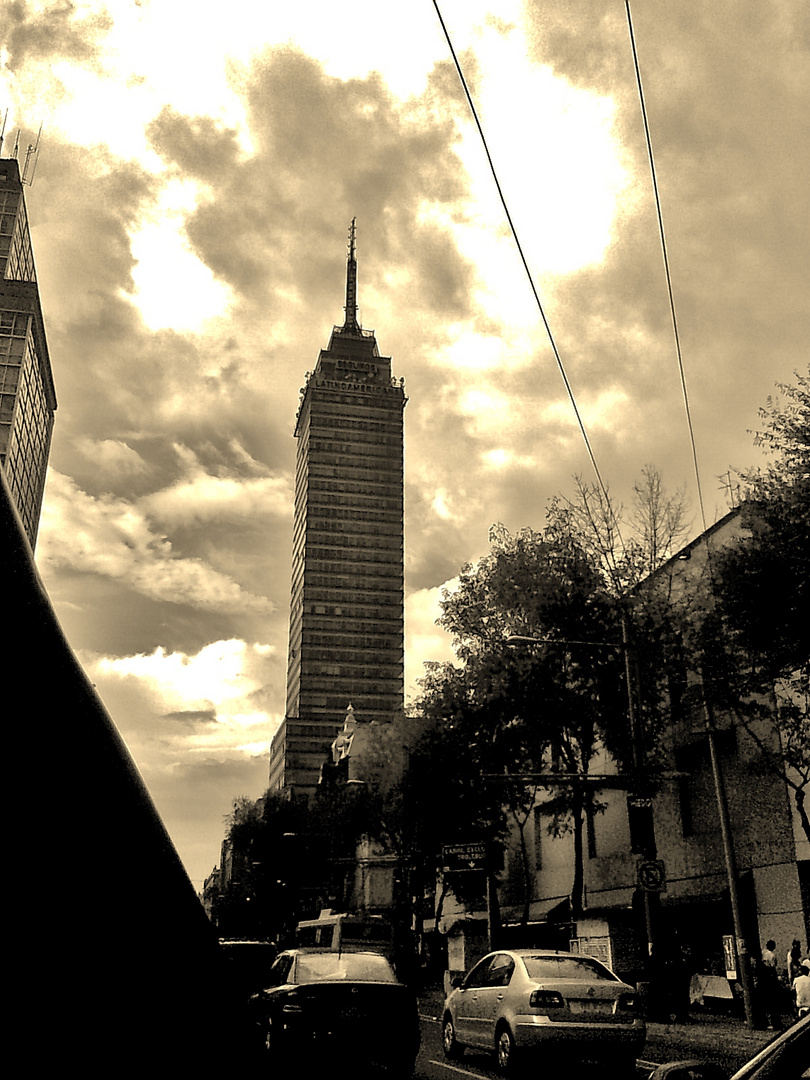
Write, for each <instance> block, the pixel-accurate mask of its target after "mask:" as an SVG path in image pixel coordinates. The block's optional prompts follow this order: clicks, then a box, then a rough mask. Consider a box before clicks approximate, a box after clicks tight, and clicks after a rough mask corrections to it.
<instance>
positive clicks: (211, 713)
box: [163, 709, 217, 728]
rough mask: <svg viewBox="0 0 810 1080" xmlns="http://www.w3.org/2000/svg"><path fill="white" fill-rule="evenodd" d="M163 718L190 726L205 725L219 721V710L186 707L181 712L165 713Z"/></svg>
mask: <svg viewBox="0 0 810 1080" xmlns="http://www.w3.org/2000/svg"><path fill="white" fill-rule="evenodd" d="M163 719H164V720H170V721H171V722H172V723H178V724H182V725H184V726H186V727H189V728H196V727H201V726H203V727H204V726H207V725H208V724H215V723H216V722H217V712H216V709H184V710H182V711H181V712H168V713H164V714H163Z"/></svg>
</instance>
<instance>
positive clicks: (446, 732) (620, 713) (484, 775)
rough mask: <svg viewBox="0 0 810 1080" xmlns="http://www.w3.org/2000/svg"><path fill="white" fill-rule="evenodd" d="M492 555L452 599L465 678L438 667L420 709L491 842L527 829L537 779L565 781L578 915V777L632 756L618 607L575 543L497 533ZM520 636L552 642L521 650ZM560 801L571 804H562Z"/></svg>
mask: <svg viewBox="0 0 810 1080" xmlns="http://www.w3.org/2000/svg"><path fill="white" fill-rule="evenodd" d="M490 545H491V551H490V554H489V555H487V556H485V557H484V558H483V559H481V560H480V561H479V562H478V563H477V564H475V565H468V566H465V567H464V568H463V569H462V571H461V574H460V577H459V584H458V587H457V588H456V589H455V590H454V591H453V592H452V593H449V592H448V593H445V596H444V599H443V601H442V611H443V614H442V616H441V618H440V619H439V623H440V624H441V625H443V626H444V627H445V629H447V630H448V631H449V632H450V633H451V634H452V635H453V639H454V646H455V649H456V652H457V655H458V658H459V661H460V663H461V666H460V667H459V666H456V665H454V664H444V665H436V666H434V667H433V668H432V669H431V670H430V671H429V673H428V677H427V679H426V680H425V683H424V685H423V695H422V698H421V701H420V707H421V711H422V713H423V715H425V716H432V717H433V718H434V719H435V720H436V721H437V722H438V724H439V725H440V726H439V728H438V732H436V731H434V732H433V733H432V736H431V737H432V738H433V740H434V742H435V741H443V742H445V744H450V743H451V744H452V746H453V752H454V754H455V755H456V758H455V761H454V766H453V767H454V769H458V768H459V767H462V768H464V769H466V770H467V777H466V783H467V787H468V790H469V792H470V795H469V796H468V798H467V803H468V804H469V802H470V800H471V799H474V800H475V802H476V805H477V807H478V808H479V813H478V814H477V815H470V814H468V818H472V820H476V818H477V819H478V821H479V822H480V824H481V826H482V827H483V828H484V829H485V830H489V832H490V834H494V835H499V834H500V835H502V833H503V830H504V825H505V821H504V814H506V815H511V816H512V818H513V819H514V820H515V822H516V823H517V824H518V826H520V823H521V822H523V823H525V820H526V815H527V813H528V812H529V811H530V810H531V808H532V807H533V805H534V801H535V788H536V782H535V781H534V780H533V779H532V774H533V773H536V772H538V771H540V770H542V771H544V772H546V773H548V774H555V773H556V774H557V775H558V777H559V780H560V787H559V788H558V787H557V785H556V784H555V785H554V790H555V794H557V796H558V800H559V802H558V805H559V806H560V813H559V814H558V815H557V816H556V818H555V827H556V828H557V829H558V830H559V831H564V830H565V829H566V828H569V827H570V828H571V830H572V833H573V837H574V845H575V850H576V852H577V858H576V860H575V871H574V880H573V882H572V905H573V909H574V913H575V914H576V913H578V912H579V910H580V909H581V906H582V894H583V881H582V858H581V852H582V836H583V812H584V783H579V782H573V783H572V782H571V777H576V778H584V777H585V776H586V775H587V772H588V769H589V766H590V764H591V762H592V761H593V759H594V757H595V755H596V754H597V753H598V752H599V750H600V749H602V748H603V747H606V748H607V749H609V750H610V751H611V752H612V753H613V754H614V755H615V756H616V757H618V758H619V759H626V757H627V754H628V737H627V731H626V726H625V714H626V710H625V707H624V703H625V701H626V692H625V689H624V686H623V678H624V669H623V665H622V663H621V658H620V653H619V651H618V650H617V649H616V648H610V647H609V648H605V647H604V644H603V643H604V642H606V641H607V642H615V641H616V640H617V637H618V634H619V631H618V626H617V619H616V614H615V605H614V604H613V602H612V599H611V597H610V596H609V594H608V593H607V591H606V590H605V588H604V582H603V578H602V575H601V573H600V571H599V570H598V569H595V568H594V567H593V565H592V563H591V561H590V560H589V558H588V556H587V554H586V553H585V552H584V551H583V550H582V548H581V546H580V545H579V544H578V542H577V537H576V536H575V535H573V534H571V533H565V532H563V531H560V530H557V531H555V532H554V533H551V532H548V533H546V532H534V531H532V530H531V529H522V530H520V531H519V532H518V533H516V534H515V535H511V534H510V533H509V532H508V530H506V529H505V528H504V527H503V526H501V525H498V526H494V527H493V528H492V530H491V533H490ZM510 635H526V636H530V637H540V638H546V637H548V638H549V639H550V641H549V643H548V645H547V646H543V647H540V648H533V647H529V648H521V649H514V648H511V647H510V646H509V645H508V644H507V638H508V637H510ZM555 639H556V643H555ZM573 642H584V643H585V644H572V643H573ZM591 643H593V644H591ZM456 775H458V774H456ZM524 777H525V778H524ZM551 782H552V781H551V776H550V778H549V781H548V783H551ZM561 793H566V794H567V796H568V797H567V798H563V799H561V800H560V794H561ZM469 828H470V826H469V825H467V829H468V830H469ZM519 831H520V832H521V834H522V829H520V830H519ZM526 911H528V908H526Z"/></svg>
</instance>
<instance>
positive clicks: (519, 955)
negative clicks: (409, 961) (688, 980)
mask: <svg viewBox="0 0 810 1080" xmlns="http://www.w3.org/2000/svg"><path fill="white" fill-rule="evenodd" d="M645 1040H646V1027H645V1023H644V1017H643V1014H642V1011H641V1006H640V1002H639V999H638V995H637V993H636V991H635V989H634V987H632V986H630V985H629V984H628V983H624V982H622V981H621V979H619V978H618V976H616V975H614V974H613V972H612V971H610V970H609V969H608V968H606V967H605V966H604V964H601V963H600V962H599V961H598V960H595V959H593V958H592V957H589V956H580V955H576V954H573V953H562V952H549V951H544V950H540V949H509V950H501V951H498V952H492V953H489V954H488V955H487V956H485V957H484V958H483V959H482V960H481V961H480V962H479V963H478V964H476V965H475V967H474V968H473V969H472V970H471V971H470V972H468V974H467V975H466V976H465V977H464V979H463V980H462V982H461V983H460V985H458V986H457V987H456V988H455V989H454V990H453V991H452V992H451V993H450V995H449V996H448V998H447V1000H446V1001H445V1003H444V1011H443V1020H442V1043H443V1047H444V1053H445V1055H446V1056H447V1057H448V1058H456V1057H458V1056H459V1055H460V1054H462V1053H463V1051H464V1048H465V1047H471V1048H472V1047H475V1048H478V1049H485V1050H492V1051H494V1052H495V1054H496V1055H497V1060H498V1067H499V1069H500V1070H501V1072H503V1073H509V1072H512V1071H513V1069H514V1067H515V1065H516V1064H517V1063H518V1061H519V1059H520V1058H521V1057H523V1056H524V1055H527V1054H528V1053H529V1052H543V1053H546V1054H548V1055H552V1054H555V1053H556V1052H558V1051H559V1052H561V1053H562V1055H563V1057H564V1058H575V1059H587V1060H597V1061H602V1062H610V1063H611V1065H612V1066H613V1067H614V1068H615V1069H616V1071H617V1074H619V1072H620V1070H622V1069H627V1070H628V1075H631V1076H632V1075H633V1066H634V1065H635V1060H636V1058H637V1056H638V1054H639V1052H640V1051H641V1048H642V1047H643V1046H644V1042H645Z"/></svg>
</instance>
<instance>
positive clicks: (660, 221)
mask: <svg viewBox="0 0 810 1080" xmlns="http://www.w3.org/2000/svg"><path fill="white" fill-rule="evenodd" d="M625 8H626V10H627V26H628V29H629V31H630V45H631V47H632V49H633V66H634V68H635V72H636V85H637V87H638V97H639V102H640V104H641V117H642V120H643V123H644V138H645V139H646V142H647V158H648V160H649V163H650V174H651V176H652V186H653V194H654V196H655V212H656V216H657V218H658V235H659V236H660V238H661V254H662V256H663V259H664V274H665V276H666V282H667V295H668V297H669V312H670V317H671V319H672V333H673V335H674V337H675V353H676V356H677V358H678V373H679V375H680V380H681V392H682V394H683V404H684V409H685V410H686V424H687V428H688V429H689V442H690V445H691V448H692V464H693V467H694V470H695V484H696V487H697V496H698V503H699V505H700V518H701V521H702V522H703V531H704V533H705V532H706V528H707V526H706V510H705V507H704V505H703V488H702V486H701V483H700V469H699V467H698V453H697V445H696V442H695V429H694V425H693V423H692V409H691V407H690V404H689V392H688V390H687V387H686V372H685V370H684V363H683V353H682V351H681V336H680V333H679V331H678V319H677V316H676V314H675V297H674V293H673V289H672V274H671V272H670V269H669V255H668V254H667V240H666V235H665V233H664V215H663V212H662V210H661V196H660V193H659V191H658V177H657V175H656V170H655V158H654V156H653V149H652V138H651V136H650V125H649V122H648V120H647V106H646V104H645V101H644V88H643V86H642V83H641V68H640V67H639V62H638V52H637V50H636V38H635V34H634V32H633V19H632V17H631V15H630V0H625Z"/></svg>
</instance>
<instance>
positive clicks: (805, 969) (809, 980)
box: [793, 960, 810, 1020]
mask: <svg viewBox="0 0 810 1080" xmlns="http://www.w3.org/2000/svg"><path fill="white" fill-rule="evenodd" d="M793 1000H794V1002H795V1003H796V1012H797V1013H798V1016H799V1019H800V1020H801V1018H802V1017H803V1016H807V1014H808V1013H810V960H803V961H802V968H801V974H800V975H797V976H796V978H795V979H794V980H793Z"/></svg>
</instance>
